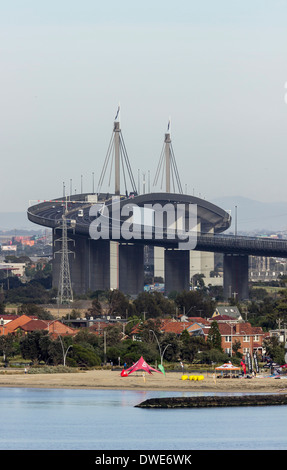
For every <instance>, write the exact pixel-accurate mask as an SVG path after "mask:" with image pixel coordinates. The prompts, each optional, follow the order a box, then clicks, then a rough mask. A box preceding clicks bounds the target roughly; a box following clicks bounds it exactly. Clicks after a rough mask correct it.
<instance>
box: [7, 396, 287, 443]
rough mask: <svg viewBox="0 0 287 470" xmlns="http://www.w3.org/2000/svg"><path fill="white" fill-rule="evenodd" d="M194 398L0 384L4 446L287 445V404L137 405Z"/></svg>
mask: <svg viewBox="0 0 287 470" xmlns="http://www.w3.org/2000/svg"><path fill="white" fill-rule="evenodd" d="M206 394H207V393H201V395H206ZM190 395H196V393H195V392H140V391H118V390H62V389H61V390H58V389H56V390H55V389H29V388H28V389H25V388H0V413H1V419H0V450H101V451H103V450H130V449H144V450H170V451H175V450H187V449H189V450H196V449H200V450H204V449H205V450H229V449H231V450H263V449H265V450H269V449H272V450H286V449H287V432H286V422H287V406H266V407H239V408H237V407H234V408H232V407H230V408H214V409H208V408H206V409H205V408H203V409H174V410H164V409H163V410H161V409H158V410H152V409H141V408H135V407H134V405H136V404H138V403H141V402H142V401H144V400H146V399H147V398H151V397H164V396H190Z"/></svg>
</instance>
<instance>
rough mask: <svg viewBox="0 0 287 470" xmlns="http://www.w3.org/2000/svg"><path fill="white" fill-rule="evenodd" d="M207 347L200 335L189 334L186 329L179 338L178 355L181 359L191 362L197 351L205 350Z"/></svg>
mask: <svg viewBox="0 0 287 470" xmlns="http://www.w3.org/2000/svg"><path fill="white" fill-rule="evenodd" d="M207 347H208V346H207V345H206V342H205V340H204V339H203V338H202V337H200V336H191V335H190V334H189V333H188V331H187V330H184V331H183V332H182V334H181V338H180V355H181V358H182V360H183V361H187V362H189V363H190V364H191V363H192V362H193V361H194V359H195V357H196V355H197V354H198V352H199V351H202V350H205V349H206V348H207Z"/></svg>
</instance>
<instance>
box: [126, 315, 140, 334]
mask: <svg viewBox="0 0 287 470" xmlns="http://www.w3.org/2000/svg"><path fill="white" fill-rule="evenodd" d="M133 321H139V320H138V318H133V319H132V320H129V321H127V322H125V323H123V336H125V329H126V326H127V325H128V323H131V322H133Z"/></svg>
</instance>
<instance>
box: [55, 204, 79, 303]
mask: <svg viewBox="0 0 287 470" xmlns="http://www.w3.org/2000/svg"><path fill="white" fill-rule="evenodd" d="M59 229H61V230H62V237H61V238H59V239H58V240H56V241H59V242H61V243H62V247H61V249H60V250H59V251H57V252H55V254H57V253H58V254H60V255H61V265H60V275H59V285H58V303H59V304H69V303H71V302H73V290H72V283H71V275H70V264H69V254H70V253H73V254H74V255H75V253H74V252H73V251H70V250H69V248H68V242H71V241H73V240H71V239H69V238H68V230H67V218H66V212H65V213H64V214H63V216H62V223H61V225H60V226H59Z"/></svg>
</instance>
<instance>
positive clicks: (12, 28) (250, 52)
mask: <svg viewBox="0 0 287 470" xmlns="http://www.w3.org/2000/svg"><path fill="white" fill-rule="evenodd" d="M0 6H1V15H0V66H1V73H0V103H1V106H0V159H1V172H0V212H10V211H15V212H17V211H25V210H26V209H27V208H28V206H29V205H30V204H33V203H34V202H36V201H38V200H49V199H53V198H57V197H60V196H62V194H63V184H64V185H65V187H66V192H70V188H72V192H73V193H74V192H77V193H79V192H80V191H81V189H82V190H83V191H84V192H90V191H92V188H93V181H94V185H95V186H96V187H97V182H98V179H99V177H100V173H101V170H102V167H103V164H104V159H105V157H106V154H107V150H108V145H109V141H110V138H111V135H112V130H113V122H114V118H115V115H116V111H117V108H118V105H119V103H120V109H121V112H120V125H121V130H122V135H123V138H124V142H125V146H126V149H127V153H128V156H129V160H130V164H131V167H132V170H133V173H134V177H135V180H136V182H137V180H138V174H140V175H141V177H142V175H143V174H144V173H145V174H148V172H149V173H150V175H151V185H152V182H153V178H154V175H155V173H156V169H157V164H158V161H159V158H160V154H161V150H162V145H163V141H164V134H165V132H166V130H167V125H168V121H169V119H171V139H172V146H173V151H174V154H175V158H176V161H177V166H178V171H179V174H180V178H181V184H182V187H183V189H184V192H188V193H189V194H194V195H196V196H200V197H204V198H205V199H207V200H214V199H216V198H222V197H225V196H243V197H247V198H251V199H254V200H258V201H262V202H266V201H272V202H277V201H278V202H279V201H280V202H286V204H287V185H286V174H287V158H286V157H287V85H286V84H287V28H286V18H287V2H286V1H279V0H273V1H271V0H269V1H266V0H240V1H237V0H217V1H214V0H202V1H200V2H199V1H198V0H197V1H194V0H179V1H177V2H174V1H170V0H166V1H162V0H156V1H154V0H153V1H151V0H145V2H135V1H134V0H133V1H131V0H121V1H120V2H119V1H114V0H105V1H104V2H103V1H101V2H100V1H97V0H81V1H79V0H57V1H56V0H49V2H44V1H43V0H25V1H23V0H10V1H9V2H4V0H0ZM102 189H103V190H110V191H112V189H110V188H108V186H106V187H105V186H104V187H103V188H102ZM151 189H154V188H151Z"/></svg>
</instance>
